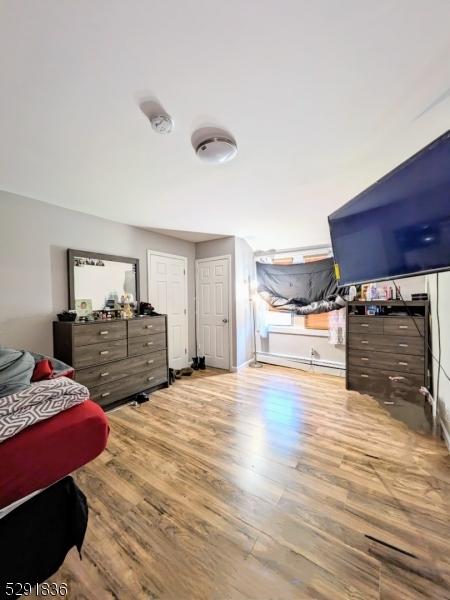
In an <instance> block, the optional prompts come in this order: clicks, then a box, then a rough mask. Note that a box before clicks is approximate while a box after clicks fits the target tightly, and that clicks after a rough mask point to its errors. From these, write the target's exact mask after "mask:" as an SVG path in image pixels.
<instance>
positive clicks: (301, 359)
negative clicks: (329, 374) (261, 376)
mask: <svg viewBox="0 0 450 600" xmlns="http://www.w3.org/2000/svg"><path fill="white" fill-rule="evenodd" d="M257 358H258V360H260V361H261V362H270V359H277V360H286V361H290V362H296V363H300V364H303V365H311V366H314V367H326V368H327V369H336V370H337V371H345V365H344V363H339V362H335V361H331V360H320V359H317V358H308V357H306V356H291V355H289V354H275V353H273V352H257Z"/></svg>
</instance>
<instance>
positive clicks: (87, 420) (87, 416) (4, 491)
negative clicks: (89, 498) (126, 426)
mask: <svg viewBox="0 0 450 600" xmlns="http://www.w3.org/2000/svg"><path fill="white" fill-rule="evenodd" d="M108 433H109V428H108V421H107V419H106V416H105V414H104V412H103V410H102V409H101V408H100V407H99V406H98V405H97V404H95V403H94V402H92V401H91V400H86V401H85V402H83V403H82V404H79V405H77V406H74V407H72V408H69V409H68V410H66V411H64V412H61V413H59V414H58V415H56V416H54V417H52V418H50V419H47V420H45V421H41V422H40V423H36V424H35V425H33V426H31V427H28V428H27V429H24V430H23V431H21V432H20V433H19V434H18V435H15V436H14V437H12V438H10V439H8V440H6V441H5V442H3V443H2V444H0V516H1V511H2V509H4V508H5V507H7V506H8V505H11V504H13V503H15V502H16V501H18V500H20V499H22V498H25V497H27V496H29V495H30V494H32V493H33V492H36V491H37V490H41V489H44V488H46V487H48V486H50V485H52V484H53V483H55V482H56V481H58V480H60V479H62V478H63V477H65V476H66V475H68V474H69V473H72V472H73V471H75V470H76V469H78V468H79V467H81V466H83V465H85V464H86V463H88V462H89V461H91V460H93V459H94V458H95V457H96V456H98V455H99V454H100V453H101V452H102V451H103V450H104V448H105V447H106V441H107V438H108Z"/></svg>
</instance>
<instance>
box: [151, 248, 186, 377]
mask: <svg viewBox="0 0 450 600" xmlns="http://www.w3.org/2000/svg"><path fill="white" fill-rule="evenodd" d="M186 263H187V261H186V258H184V257H181V256H172V255H169V254H160V253H157V252H151V251H150V250H149V252H148V298H149V302H150V303H151V304H152V305H153V306H154V307H155V310H156V311H157V312H159V313H163V314H166V315H167V328H168V331H167V337H168V345H169V366H170V367H171V368H172V369H182V368H183V367H186V366H187V364H188V359H189V357H188V354H187V348H188V319H187V278H186V271H187V264H186Z"/></svg>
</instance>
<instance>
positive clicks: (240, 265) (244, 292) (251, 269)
mask: <svg viewBox="0 0 450 600" xmlns="http://www.w3.org/2000/svg"><path fill="white" fill-rule="evenodd" d="M255 277H256V272H255V261H254V257H253V250H252V249H251V248H250V246H249V245H248V243H247V242H246V241H245V240H243V239H241V238H235V293H236V321H235V324H236V366H238V367H239V366H241V365H243V364H245V363H246V362H247V361H249V360H250V359H251V357H252V353H253V320H252V314H251V304H250V282H251V281H254V279H255Z"/></svg>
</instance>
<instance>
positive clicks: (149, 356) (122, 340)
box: [53, 315, 169, 409]
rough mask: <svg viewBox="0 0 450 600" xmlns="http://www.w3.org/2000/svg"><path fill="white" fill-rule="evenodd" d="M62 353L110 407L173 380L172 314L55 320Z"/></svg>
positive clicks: (56, 351)
mask: <svg viewBox="0 0 450 600" xmlns="http://www.w3.org/2000/svg"><path fill="white" fill-rule="evenodd" d="M53 345H54V355H55V357H56V358H58V359H60V360H62V361H64V362H65V363H67V364H69V365H71V366H73V368H74V369H75V380H76V381H78V382H79V383H81V384H83V385H85V386H86V387H87V388H88V389H89V392H90V397H91V399H92V400H94V401H96V402H98V403H99V404H100V405H101V406H102V407H103V408H104V409H109V408H112V407H115V406H118V405H119V404H121V403H123V402H124V401H127V400H128V399H129V398H131V397H132V396H134V395H136V394H138V393H141V392H147V391H152V390H154V389H157V388H160V387H166V386H167V385H168V381H169V377H168V356H167V317H166V315H159V316H142V317H135V318H132V319H118V320H111V321H109V320H108V321H105V320H102V321H94V322H92V321H91V322H87V323H82V322H67V321H66V322H64V321H54V322H53Z"/></svg>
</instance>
